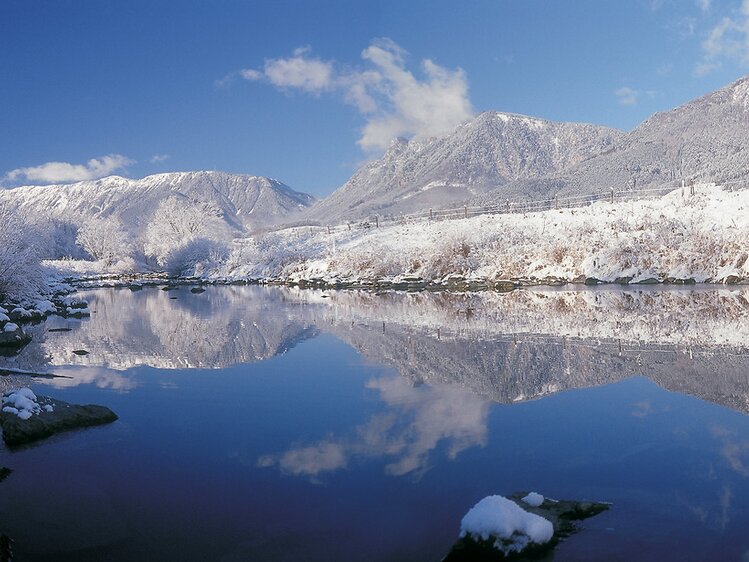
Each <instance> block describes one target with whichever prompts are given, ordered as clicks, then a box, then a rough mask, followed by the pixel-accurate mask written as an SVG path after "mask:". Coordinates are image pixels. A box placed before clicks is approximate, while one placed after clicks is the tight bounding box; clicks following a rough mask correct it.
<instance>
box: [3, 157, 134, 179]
mask: <svg viewBox="0 0 749 562" xmlns="http://www.w3.org/2000/svg"><path fill="white" fill-rule="evenodd" d="M131 164H135V161H134V160H131V159H130V158H127V157H126V156H123V155H121V154H109V155H107V156H102V157H101V158H92V159H91V160H89V161H88V162H87V163H86V164H70V163H68V162H46V163H45V164H40V165H39V166H32V167H28V168H16V169H15V170H11V171H10V172H8V173H7V174H6V175H5V178H4V179H5V180H8V181H12V182H17V181H29V182H40V183H55V182H71V181H83V180H93V179H98V178H102V177H104V176H108V175H110V174H112V172H115V171H116V170H122V169H123V168H125V167H127V166H130V165H131Z"/></svg>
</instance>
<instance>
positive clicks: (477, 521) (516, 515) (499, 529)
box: [460, 496, 554, 555]
mask: <svg viewBox="0 0 749 562" xmlns="http://www.w3.org/2000/svg"><path fill="white" fill-rule="evenodd" d="M467 535H470V536H471V537H472V538H474V539H476V540H478V539H481V540H484V541H487V540H493V541H494V547H495V548H496V549H498V550H500V551H502V552H503V553H504V554H506V555H507V554H510V553H520V552H522V551H523V550H524V549H526V548H527V547H528V546H529V545H530V544H531V543H535V544H537V545H540V544H545V543H547V542H549V541H550V540H551V538H552V536H553V535H554V526H553V525H552V524H551V521H548V520H546V519H544V518H543V517H540V516H538V515H536V514H534V513H529V512H528V511H525V510H524V509H523V508H521V507H520V506H519V505H518V504H516V503H515V502H514V501H512V500H509V499H507V498H505V497H503V496H487V497H485V498H484V499H482V500H481V501H480V502H478V503H477V504H476V505H475V506H473V507H472V508H471V509H470V510H469V511H468V513H466V514H465V516H464V517H463V520H462V521H461V523H460V536H461V537H465V536H467Z"/></svg>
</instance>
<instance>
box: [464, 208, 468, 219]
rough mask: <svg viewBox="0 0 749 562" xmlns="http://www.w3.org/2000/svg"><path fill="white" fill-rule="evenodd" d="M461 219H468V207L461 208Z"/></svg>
mask: <svg viewBox="0 0 749 562" xmlns="http://www.w3.org/2000/svg"><path fill="white" fill-rule="evenodd" d="M463 218H466V219H467V218H468V206H465V207H463Z"/></svg>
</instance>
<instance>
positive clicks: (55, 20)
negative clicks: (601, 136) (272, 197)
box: [0, 0, 749, 196]
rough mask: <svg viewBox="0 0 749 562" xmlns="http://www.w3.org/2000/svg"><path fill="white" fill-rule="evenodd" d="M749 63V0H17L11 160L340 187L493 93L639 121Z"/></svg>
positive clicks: (566, 113)
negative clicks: (394, 145) (392, 143)
mask: <svg viewBox="0 0 749 562" xmlns="http://www.w3.org/2000/svg"><path fill="white" fill-rule="evenodd" d="M742 2H743V3H742ZM363 55H364V56H363ZM425 60H428V61H431V63H426V64H427V66H425V63H424V61H425ZM746 73H749V0H725V1H719V0H712V1H708V0H678V1H677V0H627V1H624V0H622V1H620V2H613V1H608V0H576V1H574V2H573V1H546V2H542V1H534V0H517V1H500V0H495V1H483V2H482V1H477V2H447V1H441V0H425V1H421V0H408V1H403V0H401V1H397V2H396V1H383V2H354V1H347V2H342V1H319V2H312V1H301V0H300V1H285V0H273V1H260V2H257V1H255V2H249V1H247V2H230V1H220V0H217V1H211V2H209V1H195V2H189V1H182V2H176V1H173V2H164V1H158V0H149V1H139V0H128V1H127V2H125V1H121V2H106V1H98V2H94V1H84V0H78V1H66V0H55V1H50V2H34V1H32V0H20V1H15V0H2V1H1V2H0V76H2V80H0V127H1V128H2V129H1V130H2V132H1V133H0V135H1V136H0V177H2V178H3V180H2V184H3V185H5V186H12V185H17V184H19V183H37V182H38V183H42V182H43V181H45V180H46V181H52V180H54V179H57V180H65V179H68V180H70V179H74V178H84V177H96V176H100V175H102V174H105V173H112V172H114V173H120V174H122V175H127V176H131V177H141V176H144V175H147V174H150V173H157V172H162V171H173V170H198V169H219V170H225V171H230V172H239V173H250V174H256V175H267V176H271V177H274V178H277V179H279V180H281V181H283V182H285V183H287V184H289V185H291V186H292V187H294V188H295V189H299V190H302V191H308V192H310V193H313V194H315V195H317V196H323V195H326V194H327V193H329V192H331V191H332V190H333V189H335V188H336V187H337V186H339V185H340V184H342V183H343V182H344V181H345V180H346V179H347V178H348V177H349V176H350V174H351V173H352V172H353V171H354V170H355V168H356V166H357V165H360V164H361V163H362V162H363V161H365V160H366V159H367V158H371V157H373V156H375V155H377V154H378V151H380V150H382V146H384V144H385V141H386V139H387V138H388V136H389V135H395V134H401V135H406V136H408V135H421V134H431V133H436V132H440V130H442V129H444V128H447V127H450V126H452V125H453V124H454V123H453V121H455V120H459V119H461V118H463V117H465V116H467V115H470V114H471V113H478V112H481V111H485V110H492V109H494V110H501V111H509V112H516V113H525V114H530V115H536V116H540V117H545V118H549V119H555V120H570V121H586V122H592V123H599V124H605V125H609V126H613V127H618V128H622V129H631V128H632V127H634V126H636V125H637V124H638V123H639V122H641V121H642V120H643V119H645V118H647V117H648V116H649V115H650V114H652V113H654V112H656V111H662V110H667V109H670V108H672V107H674V106H676V105H678V104H680V103H683V102H685V101H688V100H689V99H692V98H694V97H696V96H699V95H702V94H704V93H707V92H709V91H711V90H714V89H717V88H719V87H721V86H724V85H726V84H728V83H730V82H731V81H733V80H735V79H737V78H739V77H741V76H743V75H744V74H746ZM92 159H93V160H92ZM50 162H52V163H56V164H54V165H47V166H46V167H45V166H44V165H45V164H46V163H50Z"/></svg>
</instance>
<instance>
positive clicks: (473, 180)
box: [306, 111, 623, 220]
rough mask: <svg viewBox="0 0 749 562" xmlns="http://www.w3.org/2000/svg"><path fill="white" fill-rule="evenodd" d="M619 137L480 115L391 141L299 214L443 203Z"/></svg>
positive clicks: (548, 168)
mask: <svg viewBox="0 0 749 562" xmlns="http://www.w3.org/2000/svg"><path fill="white" fill-rule="evenodd" d="M622 137H623V133H621V132H619V131H617V130H615V129H610V128H607V127H600V126H596V125H588V124H580V123H559V122H554V121H547V120H544V119H537V118H534V117H527V116H524V115H515V114H510V113H500V112H495V111H491V112H485V113H482V114H480V115H478V116H477V117H475V118H474V119H472V120H470V121H468V122H466V123H464V124H462V125H460V126H459V127H457V128H456V129H455V130H454V131H452V132H451V133H449V134H447V135H445V136H442V137H438V138H430V139H426V140H425V139H413V140H411V141H406V140H403V139H397V140H395V141H393V143H392V144H391V146H390V148H389V149H388V150H387V152H386V153H385V154H384V155H383V157H382V158H380V159H379V160H375V161H372V162H369V163H368V164H366V165H365V166H363V167H362V168H361V169H360V170H359V171H357V172H356V173H355V174H354V175H353V176H352V177H351V179H349V180H348V181H347V182H346V183H345V184H344V185H343V186H342V187H341V188H339V189H338V190H337V191H335V192H334V193H333V194H332V195H330V197H328V198H326V199H324V200H323V201H320V202H319V203H318V204H317V205H315V206H314V207H313V208H312V209H311V210H310V211H309V212H308V213H306V214H307V215H308V216H309V217H310V218H313V219H317V220H331V219H334V218H338V217H346V218H349V217H351V218H356V217H361V216H366V215H368V214H373V213H381V214H390V213H393V214H394V213H403V212H406V213H408V212H413V211H419V210H423V209H426V208H429V207H440V206H448V205H450V204H454V203H456V202H459V201H463V200H466V199H470V198H472V197H475V196H477V195H480V194H483V193H486V192H488V191H490V190H493V189H495V188H497V187H499V186H502V185H504V184H507V183H508V182H512V181H513V180H520V179H530V178H539V177H543V176H547V175H549V174H557V173H560V172H562V171H564V170H566V169H568V168H570V167H571V166H574V165H575V164H578V163H579V162H581V161H584V160H586V159H589V158H591V157H593V156H595V155H597V154H600V153H601V152H603V151H606V150H609V149H611V147H612V146H613V145H614V144H615V143H616V142H617V141H618V140H619V139H620V138H622Z"/></svg>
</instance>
